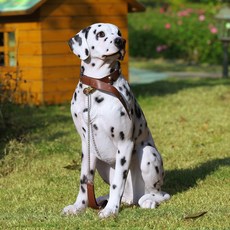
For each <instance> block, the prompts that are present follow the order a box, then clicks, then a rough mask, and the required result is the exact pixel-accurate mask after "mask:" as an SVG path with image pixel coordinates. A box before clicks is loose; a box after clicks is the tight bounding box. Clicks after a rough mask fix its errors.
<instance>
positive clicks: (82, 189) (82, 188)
mask: <svg viewBox="0 0 230 230" xmlns="http://www.w3.org/2000/svg"><path fill="white" fill-rule="evenodd" d="M81 191H82V192H83V193H85V188H84V187H83V186H82V185H81Z"/></svg>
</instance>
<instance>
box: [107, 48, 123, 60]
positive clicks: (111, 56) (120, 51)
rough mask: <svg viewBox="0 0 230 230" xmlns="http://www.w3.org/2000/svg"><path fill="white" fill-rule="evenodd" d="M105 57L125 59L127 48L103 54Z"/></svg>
mask: <svg viewBox="0 0 230 230" xmlns="http://www.w3.org/2000/svg"><path fill="white" fill-rule="evenodd" d="M103 57H104V58H113V59H114V58H117V59H118V60H123V59H124V57H125V50H124V49H122V50H118V51H117V52H116V53H113V54H110V55H103Z"/></svg>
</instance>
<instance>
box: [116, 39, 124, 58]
mask: <svg viewBox="0 0 230 230" xmlns="http://www.w3.org/2000/svg"><path fill="white" fill-rule="evenodd" d="M125 44H126V40H125V39H124V38H121V37H117V38H115V40H114V45H115V46H116V47H117V48H118V49H119V52H118V53H119V54H120V57H119V59H120V60H123V59H124V56H125Z"/></svg>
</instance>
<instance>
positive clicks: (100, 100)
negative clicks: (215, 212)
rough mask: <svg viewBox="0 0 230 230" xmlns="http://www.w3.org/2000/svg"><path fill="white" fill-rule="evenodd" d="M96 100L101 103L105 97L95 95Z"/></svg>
mask: <svg viewBox="0 0 230 230" xmlns="http://www.w3.org/2000/svg"><path fill="white" fill-rule="evenodd" d="M95 101H96V102H97V103H101V102H102V101H104V97H101V98H99V97H95Z"/></svg>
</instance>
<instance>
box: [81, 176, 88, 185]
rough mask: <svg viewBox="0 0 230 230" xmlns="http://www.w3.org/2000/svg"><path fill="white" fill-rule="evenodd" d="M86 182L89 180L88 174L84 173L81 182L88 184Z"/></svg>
mask: <svg viewBox="0 0 230 230" xmlns="http://www.w3.org/2000/svg"><path fill="white" fill-rule="evenodd" d="M86 182H87V176H86V175H83V177H82V179H81V180H80V183H81V184H86Z"/></svg>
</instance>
